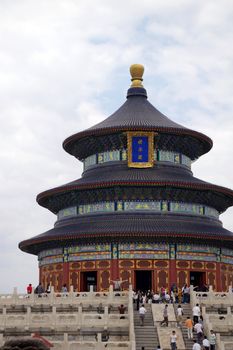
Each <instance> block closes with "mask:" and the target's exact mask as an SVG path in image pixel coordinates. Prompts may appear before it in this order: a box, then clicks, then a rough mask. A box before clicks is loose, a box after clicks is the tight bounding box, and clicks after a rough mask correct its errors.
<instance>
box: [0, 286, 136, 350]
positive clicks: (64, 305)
mask: <svg viewBox="0 0 233 350" xmlns="http://www.w3.org/2000/svg"><path fill="white" fill-rule="evenodd" d="M132 297H133V293H132V286H130V288H129V291H124V292H120V291H119V292H118V291H117V292H116V291H113V288H112V287H110V289H109V292H94V291H93V290H91V291H90V292H79V293H77V292H74V291H73V289H72V288H71V291H70V292H69V293H57V292H54V289H53V288H52V289H51V293H43V294H41V295H38V294H34V293H33V294H30V295H28V294H18V293H17V289H16V288H15V289H14V292H13V293H12V294H0V332H1V333H0V346H1V345H2V344H3V343H4V339H3V335H2V334H3V333H4V332H5V331H6V329H7V330H8V331H9V330H10V331H11V332H13V333H14V331H19V332H21V331H22V332H23V331H27V332H29V333H33V332H38V331H39V330H40V329H46V332H47V334H49V333H51V334H54V332H55V333H56V332H59V333H64V339H63V341H58V340H56V339H53V340H51V341H52V342H53V343H54V346H55V349H56V344H57V348H59V349H62V350H63V349H64V350H65V349H70V350H72V349H74V348H75V349H79V348H80V349H91V348H93V349H99V350H101V349H103V348H104V343H103V342H101V333H102V332H103V331H104V330H106V331H108V332H109V334H110V337H109V340H108V349H115V348H116V347H119V346H120V347H122V348H123V349H127V350H135V349H136V348H135V333H134V320H133V303H132V300H133V298H132ZM121 304H123V305H125V306H126V313H125V314H124V315H120V314H119V311H118V306H119V305H121ZM100 306H101V312H99V310H98V309H99V308H100ZM68 330H69V332H70V331H71V332H76V333H77V334H84V333H85V332H89V334H90V337H89V338H91V339H92V340H91V339H90V340H88V338H87V337H84V338H85V339H84V338H83V339H82V336H80V335H79V336H78V338H77V339H76V340H74V341H73V340H72V341H71V340H69V341H68ZM111 332H112V333H114V334H115V336H111ZM122 334H123V335H124V336H122ZM118 335H119V336H118ZM117 338H119V339H117Z"/></svg>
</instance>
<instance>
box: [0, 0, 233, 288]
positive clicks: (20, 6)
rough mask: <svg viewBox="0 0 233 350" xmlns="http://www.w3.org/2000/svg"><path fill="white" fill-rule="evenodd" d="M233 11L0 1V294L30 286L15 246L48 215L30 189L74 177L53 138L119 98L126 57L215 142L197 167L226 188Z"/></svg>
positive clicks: (164, 102) (76, 166)
mask: <svg viewBox="0 0 233 350" xmlns="http://www.w3.org/2000/svg"><path fill="white" fill-rule="evenodd" d="M232 18H233V2H232V1H231V0H221V1H216V0H205V1H203V0H176V1H174V0H166V1H164V0H144V1H139V0H131V1H130V0H128V1H125V0H117V1H113V0H95V1H90V0H40V1H38V0H37V1H35V0H21V1H18V0H11V1H9V0H0V123H1V124H0V164H1V165H0V180H1V181H0V183H1V186H0V213H1V220H0V242H1V244H0V256H1V264H0V293H10V292H11V291H12V290H13V287H15V286H17V287H18V291H19V292H24V291H25V288H26V285H27V284H28V283H32V284H33V285H36V284H37V282H38V262H37V257H36V256H34V255H30V254H26V253H23V252H21V251H20V250H19V249H18V243H19V242H20V241H21V240H25V239H28V238H30V237H33V236H35V235H37V234H40V233H42V232H44V231H47V230H48V229H50V228H52V227H53V225H54V222H55V221H56V217H55V215H54V214H52V213H51V212H49V211H48V210H47V209H45V208H42V207H40V206H39V205H38V204H37V203H36V196H37V194H38V193H40V192H42V191H45V190H47V189H50V188H53V187H56V186H59V185H62V184H65V183H67V182H70V181H73V180H75V179H77V178H79V177H80V176H81V173H82V164H81V163H80V162H79V161H78V160H77V159H75V158H74V157H72V156H71V155H69V154H67V153H66V152H65V151H64V150H63V149H62V142H63V140H64V139H66V138H67V137H68V136H70V135H72V134H74V133H76V132H79V131H81V130H84V129H86V128H88V127H90V126H92V125H94V124H97V123H98V122H100V121H102V120H104V119H105V118H107V117H108V116H109V115H111V114H112V113H113V112H114V111H115V110H116V109H117V108H119V107H120V105H121V104H123V103H124V102H125V97H126V92H127V89H128V88H129V86H130V75H129V66H130V65H131V64H133V63H141V64H143V65H144V66H145V73H144V82H143V84H144V86H145V88H146V89H147V93H148V98H149V101H150V102H151V103H152V104H153V105H154V106H155V107H156V108H157V109H159V110H160V111H161V112H162V113H164V114H165V115H167V116H168V117H169V118H171V119H172V120H174V121H175V122H177V123H180V124H182V125H184V126H186V127H189V128H192V129H194V130H197V131H200V132H202V133H204V134H206V135H207V136H209V137H211V139H212V140H213V142H214V146H213V149H212V150H211V151H210V152H209V153H207V154H206V155H204V156H202V157H201V158H200V159H199V160H197V161H196V162H195V163H194V164H193V166H192V170H193V173H194V175H195V176H196V177H198V178H201V179H203V180H206V181H208V182H211V183H214V184H218V185H222V186H225V187H229V188H232V187H233V156H232V146H233V121H232V118H233V106H232V91H233V45H232V43H233V22H232ZM232 215H233V208H229V209H228V210H227V211H226V212H225V213H224V214H222V215H221V216H220V219H221V221H223V224H224V227H225V228H227V229H229V230H233V218H232Z"/></svg>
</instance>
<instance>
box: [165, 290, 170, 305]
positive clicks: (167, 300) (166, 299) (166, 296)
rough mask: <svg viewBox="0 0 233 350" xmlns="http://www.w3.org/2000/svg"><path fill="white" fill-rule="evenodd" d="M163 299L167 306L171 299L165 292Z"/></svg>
mask: <svg viewBox="0 0 233 350" xmlns="http://www.w3.org/2000/svg"><path fill="white" fill-rule="evenodd" d="M164 299H165V301H166V303H167V304H169V303H170V301H171V297H170V295H169V294H168V293H167V292H165V296H164Z"/></svg>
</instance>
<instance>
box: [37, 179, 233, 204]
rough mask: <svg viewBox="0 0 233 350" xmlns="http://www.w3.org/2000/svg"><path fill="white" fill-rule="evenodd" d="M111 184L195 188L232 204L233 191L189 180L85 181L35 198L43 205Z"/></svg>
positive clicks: (42, 193) (57, 188)
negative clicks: (69, 193)
mask: <svg viewBox="0 0 233 350" xmlns="http://www.w3.org/2000/svg"><path fill="white" fill-rule="evenodd" d="M113 186H130V187H132V186H159V187H166V186H168V187H176V188H185V189H195V190H201V191H214V192H217V193H221V194H223V195H226V196H228V197H231V199H232V205H233V191H232V190H230V189H228V188H226V187H221V186H217V185H212V184H208V183H203V184H202V183H198V184H197V183H191V182H180V181H177V182H176V181H108V182H96V183H85V184H79V185H75V184H74V185H67V186H62V187H56V188H53V189H50V190H47V191H45V192H41V193H40V194H38V196H37V198H36V200H37V202H38V204H39V205H41V206H44V207H46V206H45V203H44V201H45V200H46V199H48V198H49V197H51V196H54V195H59V194H63V193H67V192H70V191H78V190H86V189H90V190H91V189H98V188H108V187H113Z"/></svg>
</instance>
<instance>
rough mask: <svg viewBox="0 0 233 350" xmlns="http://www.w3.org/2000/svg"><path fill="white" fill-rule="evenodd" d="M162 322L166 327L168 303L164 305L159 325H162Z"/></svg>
mask: <svg viewBox="0 0 233 350" xmlns="http://www.w3.org/2000/svg"><path fill="white" fill-rule="evenodd" d="M164 324H166V326H167V327H168V305H167V304H166V305H165V308H164V310H163V321H162V322H160V325H161V326H163V325H164Z"/></svg>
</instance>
